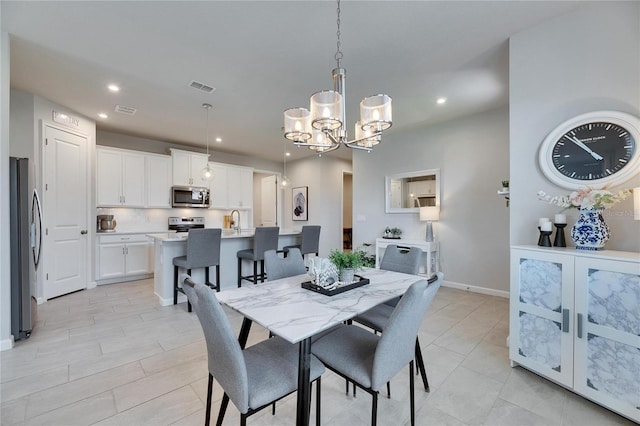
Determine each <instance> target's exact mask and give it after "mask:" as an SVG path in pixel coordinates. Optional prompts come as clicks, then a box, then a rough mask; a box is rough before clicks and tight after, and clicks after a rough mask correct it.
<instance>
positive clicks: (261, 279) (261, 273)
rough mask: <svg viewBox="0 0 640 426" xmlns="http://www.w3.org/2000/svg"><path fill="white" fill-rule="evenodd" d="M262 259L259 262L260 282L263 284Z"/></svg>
mask: <svg viewBox="0 0 640 426" xmlns="http://www.w3.org/2000/svg"><path fill="white" fill-rule="evenodd" d="M264 277H265V275H264V259H262V260H261V261H260V282H261V283H263V282H264Z"/></svg>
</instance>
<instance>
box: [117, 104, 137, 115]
mask: <svg viewBox="0 0 640 426" xmlns="http://www.w3.org/2000/svg"><path fill="white" fill-rule="evenodd" d="M115 111H116V112H119V113H120V114H127V115H134V114H135V113H136V112H137V111H138V110H137V109H135V108H131V107H128V106H124V105H116V107H115Z"/></svg>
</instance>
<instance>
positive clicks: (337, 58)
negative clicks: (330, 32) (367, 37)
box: [334, 0, 343, 68]
mask: <svg viewBox="0 0 640 426" xmlns="http://www.w3.org/2000/svg"><path fill="white" fill-rule="evenodd" d="M337 13H338V19H336V24H337V26H338V30H337V31H336V36H337V38H338V41H337V42H336V54H335V55H334V58H335V60H336V62H337V64H338V68H340V61H341V60H342V56H343V55H342V51H341V50H340V0H338V8H337Z"/></svg>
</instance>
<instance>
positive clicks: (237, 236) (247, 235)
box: [147, 229, 300, 306]
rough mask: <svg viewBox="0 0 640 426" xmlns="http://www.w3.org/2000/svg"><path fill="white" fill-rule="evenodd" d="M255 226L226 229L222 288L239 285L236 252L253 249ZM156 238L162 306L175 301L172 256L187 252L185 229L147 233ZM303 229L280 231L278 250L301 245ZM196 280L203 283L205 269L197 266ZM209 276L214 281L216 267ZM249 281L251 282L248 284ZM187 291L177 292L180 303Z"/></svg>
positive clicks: (156, 278)
mask: <svg viewBox="0 0 640 426" xmlns="http://www.w3.org/2000/svg"><path fill="white" fill-rule="evenodd" d="M254 232H255V230H254V229H245V230H241V231H239V232H238V231H236V230H230V229H223V230H222V241H221V243H220V289H221V290H227V289H231V288H237V271H238V263H237V262H238V260H237V257H236V253H237V252H238V250H245V249H250V248H252V247H253V234H254ZM147 236H149V237H151V238H153V241H154V253H155V267H154V292H155V294H156V296H158V299H159V301H160V305H161V306H168V305H171V304H173V258H174V257H178V256H184V255H186V254H187V238H188V233H186V232H164V233H154V234H147ZM299 236H300V231H293V230H285V229H281V230H280V236H279V238H278V249H279V250H280V249H282V248H283V247H284V246H289V245H294V244H298V237H299ZM243 268H246V269H247V270H246V271H244V269H243V275H248V274H250V273H251V272H249V270H250V269H251V271H253V267H252V266H251V265H250V262H243ZM192 275H193V279H194V280H196V281H199V282H204V269H194V270H193V271H192ZM210 279H211V280H212V282H213V281H214V280H215V268H211V274H210ZM249 284H250V283H249ZM186 300H187V298H186V296H185V295H184V294H182V293H178V303H182V302H186Z"/></svg>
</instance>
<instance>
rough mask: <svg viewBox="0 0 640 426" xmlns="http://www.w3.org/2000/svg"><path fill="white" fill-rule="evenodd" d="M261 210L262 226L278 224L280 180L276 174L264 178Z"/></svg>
mask: <svg viewBox="0 0 640 426" xmlns="http://www.w3.org/2000/svg"><path fill="white" fill-rule="evenodd" d="M261 191H262V192H261V194H262V195H261V197H260V201H261V207H262V209H261V212H262V217H261V220H260V223H261V224H262V226H277V224H278V219H277V216H276V215H277V208H276V205H277V200H276V195H277V191H278V182H277V180H276V177H275V175H273V176H267V177H264V178H262V188H261Z"/></svg>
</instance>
